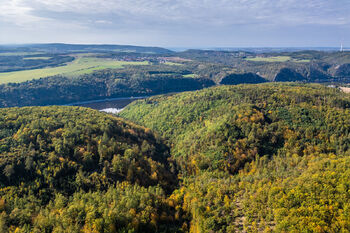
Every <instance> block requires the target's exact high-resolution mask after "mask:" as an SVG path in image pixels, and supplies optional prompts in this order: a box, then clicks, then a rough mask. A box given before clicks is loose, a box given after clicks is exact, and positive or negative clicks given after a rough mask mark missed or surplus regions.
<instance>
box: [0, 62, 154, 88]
mask: <svg viewBox="0 0 350 233" xmlns="http://www.w3.org/2000/svg"><path fill="white" fill-rule="evenodd" d="M148 64H149V63H148V62H147V61H145V62H124V61H114V60H111V59H102V58H96V57H77V58H76V59H75V60H74V61H72V62H70V63H67V64H66V65H64V66H58V67H49V68H43V69H34V70H22V71H14V72H6V73H0V84H3V83H10V82H11V83H19V82H24V81H28V80H32V79H39V78H44V77H48V76H53V75H65V76H68V77H75V76H78V75H81V74H88V73H92V72H93V71H96V70H102V69H108V68H111V69H118V68H122V67H123V66H125V65H148Z"/></svg>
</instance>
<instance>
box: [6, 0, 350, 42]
mask: <svg viewBox="0 0 350 233" xmlns="http://www.w3.org/2000/svg"><path fill="white" fill-rule="evenodd" d="M349 12H350V1H349V0H157V1H149V0H99V1H97V0H0V43H2V44H4V43H6V44H8V43H42V42H64V43H98V44H101V43H106V44H134V45H153V46H163V47H301V46H307V47H310V46H311V47H317V46H332V47H336V46H340V42H341V41H343V42H344V45H345V46H349V47H350V30H349V29H350V14H349Z"/></svg>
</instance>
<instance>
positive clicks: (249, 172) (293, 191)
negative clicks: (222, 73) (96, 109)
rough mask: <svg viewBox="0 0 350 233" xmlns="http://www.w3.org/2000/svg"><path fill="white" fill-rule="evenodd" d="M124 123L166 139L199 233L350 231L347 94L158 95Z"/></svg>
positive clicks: (264, 88) (268, 87)
mask: <svg viewBox="0 0 350 233" xmlns="http://www.w3.org/2000/svg"><path fill="white" fill-rule="evenodd" d="M120 115H121V116H123V117H126V118H128V119H131V120H133V121H135V122H138V123H140V124H142V125H144V126H146V127H150V128H151V129H153V130H155V131H157V132H159V133H160V134H162V135H163V136H165V137H167V138H168V139H169V145H171V147H172V151H171V154H172V156H173V158H174V159H175V160H176V161H177V162H178V164H179V165H180V169H181V176H182V179H183V180H182V186H181V187H180V188H179V189H178V190H176V191H175V192H174V193H173V195H172V196H171V200H173V201H174V202H175V203H176V204H175V205H176V206H177V208H182V209H183V210H184V211H187V213H189V216H190V219H191V222H190V226H189V229H190V231H193V232H196V231H197V232H242V231H244V230H245V231H248V232H264V231H265V232H348V231H349V230H350V218H349V217H348V216H349V214H350V212H349V205H348V203H349V202H350V196H349V194H348V193H349V188H348V187H350V181H349V174H350V167H349V166H348V165H347V164H348V163H349V158H350V157H349V156H350V96H349V95H348V94H344V93H342V92H340V91H339V90H336V89H333V88H326V87H324V86H321V85H306V84H305V85H304V84H278V83H277V84H276V83H275V84H272V83H269V84H259V85H238V86H221V87H215V88H208V89H205V90H201V91H196V92H188V93H181V94H176V95H170V96H158V97H152V98H149V99H146V100H141V101H137V102H134V103H132V104H131V105H129V106H128V107H127V108H126V109H125V110H124V111H123V112H121V113H120Z"/></svg>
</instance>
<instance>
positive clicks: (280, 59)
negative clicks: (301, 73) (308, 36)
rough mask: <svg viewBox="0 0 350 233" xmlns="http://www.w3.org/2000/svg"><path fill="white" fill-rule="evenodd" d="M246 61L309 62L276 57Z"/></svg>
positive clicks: (253, 58) (255, 58)
mask: <svg viewBox="0 0 350 233" xmlns="http://www.w3.org/2000/svg"><path fill="white" fill-rule="evenodd" d="M246 60H247V61H256V62H287V61H291V62H310V60H306V59H305V60H298V59H294V58H292V57H290V56H276V57H252V58H246Z"/></svg>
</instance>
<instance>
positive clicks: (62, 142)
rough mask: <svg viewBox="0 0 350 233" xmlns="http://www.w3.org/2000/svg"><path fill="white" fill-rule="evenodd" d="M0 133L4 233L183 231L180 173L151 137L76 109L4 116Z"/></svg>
mask: <svg viewBox="0 0 350 233" xmlns="http://www.w3.org/2000/svg"><path fill="white" fill-rule="evenodd" d="M0 127H1V131H0V133H1V135H0V151H1V154H0V168H1V174H0V193H1V194H0V196H1V199H0V231H1V232H8V231H9V232H82V231H83V232H116V231H117V230H118V232H134V231H140V232H154V231H156V230H159V231H164V230H168V231H173V230H171V229H174V231H176V229H177V228H178V226H177V225H175V224H176V223H178V222H177V221H174V219H173V216H174V214H175V209H174V207H172V206H170V205H169V204H168V202H167V200H166V197H167V195H168V194H169V193H171V192H172V191H173V189H174V188H176V187H177V176H176V168H175V165H174V164H173V162H172V161H171V159H170V158H169V156H170V155H169V148H168V147H167V146H166V145H165V144H164V143H163V141H162V139H161V138H160V137H159V136H157V135H156V134H153V133H152V131H151V130H150V129H147V128H143V127H140V126H136V125H134V124H132V123H130V122H127V121H125V120H122V119H120V118H116V117H113V116H109V115H106V114H103V113H99V112H98V111H95V110H90V109H85V108H78V107H41V108H39V107H31V108H11V109H2V110H1V111H0ZM180 225H181V224H180Z"/></svg>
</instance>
